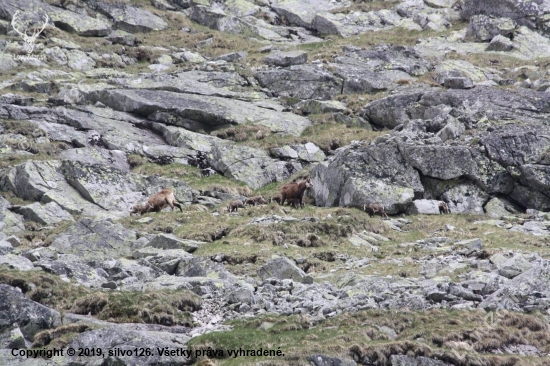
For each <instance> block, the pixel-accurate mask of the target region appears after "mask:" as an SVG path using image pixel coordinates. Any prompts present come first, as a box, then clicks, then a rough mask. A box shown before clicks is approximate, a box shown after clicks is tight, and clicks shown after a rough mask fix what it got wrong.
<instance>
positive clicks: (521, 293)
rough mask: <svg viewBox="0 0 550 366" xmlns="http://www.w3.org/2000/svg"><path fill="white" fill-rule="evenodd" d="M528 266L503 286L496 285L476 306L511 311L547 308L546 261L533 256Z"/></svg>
mask: <svg viewBox="0 0 550 366" xmlns="http://www.w3.org/2000/svg"><path fill="white" fill-rule="evenodd" d="M504 259H505V258H504ZM530 266H531V268H530V269H528V270H526V271H524V272H523V273H521V274H518V275H516V276H515V277H514V278H513V279H512V280H510V281H507V282H506V283H505V285H504V286H503V285H501V286H498V287H497V289H496V291H494V292H492V293H491V294H490V295H489V296H487V297H486V298H484V300H483V302H481V304H479V306H478V307H479V308H482V309H485V310H497V309H506V310H513V311H521V310H527V311H534V310H543V309H547V308H548V301H550V292H549V289H550V273H549V271H550V270H549V266H548V262H547V261H544V260H542V261H541V260H540V259H536V258H535V259H534V260H533V262H531V263H530Z"/></svg>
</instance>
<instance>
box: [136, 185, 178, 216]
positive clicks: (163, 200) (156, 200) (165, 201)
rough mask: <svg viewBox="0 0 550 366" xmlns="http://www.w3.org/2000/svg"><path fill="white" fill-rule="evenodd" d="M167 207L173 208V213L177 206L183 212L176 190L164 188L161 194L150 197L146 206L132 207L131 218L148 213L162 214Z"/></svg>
mask: <svg viewBox="0 0 550 366" xmlns="http://www.w3.org/2000/svg"><path fill="white" fill-rule="evenodd" d="M166 206H170V207H171V208H172V211H174V206H175V207H177V208H179V209H180V211H181V212H183V209H182V208H181V205H180V204H179V203H178V202H176V197H175V196H174V190H173V189H171V188H163V189H162V190H161V191H160V192H159V193H157V194H154V195H152V196H151V197H149V199H148V200H147V202H145V204H143V205H140V204H137V205H135V206H132V208H131V209H130V216H132V214H141V215H143V214H145V213H148V212H160V211H162V210H163V209H164V208H165V207H166Z"/></svg>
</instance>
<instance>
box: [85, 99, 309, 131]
mask: <svg viewBox="0 0 550 366" xmlns="http://www.w3.org/2000/svg"><path fill="white" fill-rule="evenodd" d="M91 100H93V101H94V102H95V101H100V102H101V103H103V104H105V105H108V106H110V107H111V108H113V109H115V110H118V111H124V112H131V113H136V114H138V115H140V116H143V117H145V118H148V119H150V120H153V121H158V122H163V123H167V124H171V125H175V126H181V127H186V126H185V121H186V120H193V121H195V122H196V123H199V124H201V125H202V126H203V128H205V129H207V130H209V129H213V128H220V127H229V126H231V125H234V124H245V123H246V124H258V125H262V126H266V127H268V128H269V129H270V130H271V131H272V132H278V133H286V134H291V135H296V136H298V135H299V134H300V133H301V132H302V131H303V130H304V129H305V128H306V127H307V126H309V125H311V122H310V121H309V120H308V119H306V118H304V117H301V116H297V115H294V114H292V113H288V112H278V111H276V110H273V109H268V108H263V107H261V106H255V105H253V104H251V103H247V102H245V101H240V100H235V99H229V98H221V97H216V96H204V95H195V94H184V93H174V92H169V91H163V90H120V89H119V90H104V91H103V92H100V93H98V94H96V95H95V96H91ZM243 110H246V111H247V113H246V114H243V113H242V111H243ZM167 112H170V116H171V118H170V119H168V118H167V115H166V113H167Z"/></svg>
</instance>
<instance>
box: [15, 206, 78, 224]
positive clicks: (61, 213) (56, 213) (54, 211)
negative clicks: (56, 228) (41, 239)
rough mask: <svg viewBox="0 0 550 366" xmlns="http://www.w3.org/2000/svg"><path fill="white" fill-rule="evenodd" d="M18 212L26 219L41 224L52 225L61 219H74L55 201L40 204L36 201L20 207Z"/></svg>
mask: <svg viewBox="0 0 550 366" xmlns="http://www.w3.org/2000/svg"><path fill="white" fill-rule="evenodd" d="M18 213H19V214H21V215H23V217H24V218H25V219H26V220H28V221H34V222H37V223H39V224H41V225H53V224H57V223H59V222H61V221H74V219H73V217H72V216H71V214H70V213H68V212H67V211H65V210H63V209H62V208H61V207H60V206H59V205H58V204H57V203H55V202H49V203H46V204H45V205H41V204H40V203H38V202H34V203H31V204H30V205H26V206H23V207H21V208H20V209H19V210H18Z"/></svg>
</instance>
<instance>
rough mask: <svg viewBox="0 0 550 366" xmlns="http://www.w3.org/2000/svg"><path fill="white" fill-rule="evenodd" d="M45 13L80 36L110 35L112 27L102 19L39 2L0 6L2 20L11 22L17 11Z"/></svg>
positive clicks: (8, 2) (17, 0) (16, 1)
mask: <svg viewBox="0 0 550 366" xmlns="http://www.w3.org/2000/svg"><path fill="white" fill-rule="evenodd" d="M29 9H32V10H33V11H39V10H41V11H43V12H45V13H47V14H48V16H49V18H50V21H51V22H53V23H55V24H56V25H57V26H58V27H60V28H62V29H66V30H67V31H69V32H75V33H77V34H78V35H80V36H92V37H102V36H106V35H107V34H109V32H110V31H111V26H110V25H109V24H108V23H107V22H106V21H104V20H102V19H100V18H93V17H90V16H88V15H86V12H84V13H76V12H72V11H69V10H66V9H62V8H60V7H57V6H51V5H49V4H47V3H44V2H42V1H39V0H23V1H21V0H6V1H2V3H1V4H0V19H6V20H11V19H12V17H13V15H14V14H15V12H16V11H21V12H26V11H29Z"/></svg>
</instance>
